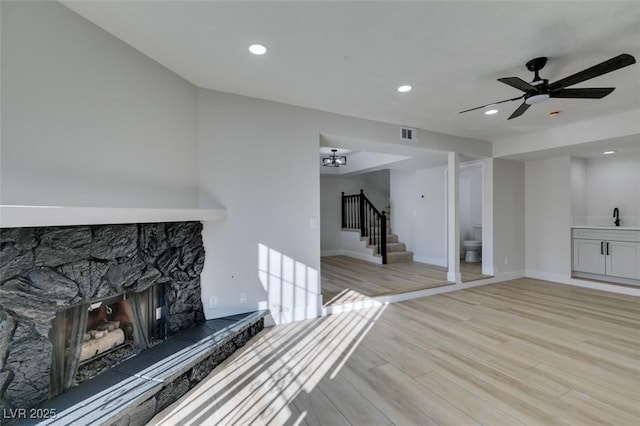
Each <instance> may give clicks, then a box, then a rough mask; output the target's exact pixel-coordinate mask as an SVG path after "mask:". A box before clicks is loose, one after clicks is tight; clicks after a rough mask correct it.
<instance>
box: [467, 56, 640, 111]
mask: <svg viewBox="0 0 640 426" xmlns="http://www.w3.org/2000/svg"><path fill="white" fill-rule="evenodd" d="M546 63H547V58H546V57H540V58H535V59H532V60H530V61H529V62H527V69H528V70H529V71H531V72H533V73H535V75H534V77H533V81H531V83H527V82H526V81H524V80H522V79H521V78H519V77H505V78H499V79H498V81H499V82H501V83H504V84H508V85H509V86H511V87H515V88H516V89H518V90H522V91H523V92H524V95H521V96H518V97H517V98H512V99H505V100H504V101H499V102H493V103H490V104H487V105H482V106H479V107H475V108H471V109H467V110H464V111H460V114H462V113H463V112H469V111H474V110H476V109H481V108H486V107H488V106H493V105H497V104H501V103H504V102H511V101H516V100H518V99H523V98H524V102H522V104H521V105H520V106H519V107H518V109H516V110H515V111H514V112H513V114H511V116H509V118H508V120H511V119H512V118H516V117H520V116H521V115H522V114H524V113H525V111H527V110H528V109H529V107H530V106H531V105H533V104H537V103H540V102H544V101H546V100H547V99H549V98H573V99H601V98H604V97H605V96H607V95H608V94H609V93H611V92H613V90H614V89H615V87H597V88H584V89H567V87H569V86H573V85H574V84H578V83H581V82H583V81H585V80H589V79H592V78H594V77H598V76H600V75H603V74H606V73H609V72H611V71H615V70H618V69H620V68H624V67H626V66H628V65H632V64H635V63H636V59H635V58H634V57H633V56H631V55H628V54H626V53H623V54H622V55H618V56H616V57H615V58H611V59H609V60H608V61H604V62H602V63H600V64H598V65H594V66H592V67H591V68H587V69H586V70H582V71H580V72H578V73H575V74H573V75H570V76H569V77H565V78H563V79H561V80H558V81H556V82H554V83H549V80H546V79H543V78H540V76H539V75H538V71H540V70H541V69H542V68H544V66H545V64H546Z"/></svg>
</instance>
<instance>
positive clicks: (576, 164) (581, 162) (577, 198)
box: [571, 157, 588, 225]
mask: <svg viewBox="0 0 640 426" xmlns="http://www.w3.org/2000/svg"><path fill="white" fill-rule="evenodd" d="M587 216H588V214H587V160H585V159H584V158H575V157H572V158H571V224H572V225H587V224H588V219H587Z"/></svg>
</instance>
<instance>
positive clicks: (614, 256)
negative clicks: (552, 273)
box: [573, 228, 640, 280]
mask: <svg viewBox="0 0 640 426" xmlns="http://www.w3.org/2000/svg"><path fill="white" fill-rule="evenodd" d="M573 271H574V272H578V273H583V274H594V275H602V276H603V279H605V280H606V277H612V278H624V279H631V280H640V231H637V230H625V229H621V230H610V229H607V230H605V229H593V228H576V229H574V230H573Z"/></svg>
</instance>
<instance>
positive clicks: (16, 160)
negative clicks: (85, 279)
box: [0, 1, 198, 207]
mask: <svg viewBox="0 0 640 426" xmlns="http://www.w3.org/2000/svg"><path fill="white" fill-rule="evenodd" d="M1 7H2V25H1V31H2V80H1V84H2V149H1V151H0V152H1V154H0V155H1V160H0V161H1V163H0V165H1V167H0V169H1V172H0V181H1V182H0V202H1V203H2V204H25V205H67V206H69V205H79V206H109V207H125V206H126V207H160V206H161V207H197V201H198V193H197V186H198V183H197V160H196V154H197V137H196V121H195V120H196V107H197V104H196V88H195V87H194V86H192V85H191V84H189V83H187V82H186V81H185V80H183V79H181V78H180V77H178V76H176V75H175V74H173V73H171V72H170V71H168V70H167V69H165V68H163V67H161V66H159V65H158V64H157V63H155V62H153V61H152V60H150V59H149V58H147V57H146V56H144V55H142V54H141V53H139V52H138V51H136V50H134V49H132V48H131V47H129V46H128V45H126V44H125V43H123V42H122V41H120V40H118V39H116V38H115V37H113V36H111V35H110V34H108V33H107V32H105V31H103V30H102V29H100V28H98V27H97V26H95V25H94V24H92V23H90V22H88V21H86V20H85V19H84V18H82V17H80V16H78V15H76V14H75V13H74V12H72V11H70V10H69V9H67V8H66V7H64V6H62V5H60V4H59V3H57V2H4V1H3V2H1Z"/></svg>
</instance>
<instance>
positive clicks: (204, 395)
mask: <svg viewBox="0 0 640 426" xmlns="http://www.w3.org/2000/svg"><path fill="white" fill-rule="evenodd" d="M386 306H387V305H381V306H377V307H371V308H367V309H361V310H358V311H353V312H348V313H343V314H339V315H329V316H326V317H322V318H318V319H314V320H306V321H300V322H295V323H290V324H284V325H279V326H276V327H273V328H271V329H267V330H265V331H264V332H262V333H261V334H260V335H258V337H256V338H255V339H254V340H253V341H251V342H249V343H248V344H247V346H245V348H242V349H241V350H240V351H238V352H237V353H236V354H234V355H233V356H232V357H231V358H229V359H228V360H227V361H225V362H224V363H223V364H222V365H221V366H219V367H217V368H216V369H215V370H214V371H213V372H212V373H211V374H210V375H209V376H208V377H207V378H206V379H204V380H203V381H202V382H201V383H200V384H199V385H198V386H196V387H195V388H193V389H192V390H191V391H189V392H188V393H187V394H186V395H185V396H184V397H182V398H181V399H180V400H179V401H177V402H176V403H174V404H173V405H172V406H170V407H169V408H167V409H166V410H164V411H163V412H162V413H160V414H158V415H157V416H156V417H154V418H153V419H152V420H151V422H150V423H149V424H151V425H172V426H173V425H177V424H179V425H249V424H251V425H262V424H264V425H266V424H284V423H287V424H298V423H300V422H302V420H303V419H304V417H305V415H306V413H305V412H304V411H303V412H300V411H298V410H297V409H296V407H295V406H294V404H293V403H292V401H293V400H294V399H295V398H296V397H297V396H298V395H299V394H300V393H301V392H305V393H307V394H308V393H310V392H311V391H312V390H313V389H314V388H315V387H316V386H317V385H318V383H319V382H320V381H321V380H322V379H323V378H326V377H329V379H332V378H333V377H335V376H336V375H337V373H338V371H339V370H340V369H341V368H342V366H343V365H344V363H345V362H346V361H347V360H348V358H349V356H350V355H351V354H352V353H353V351H354V350H355V349H356V347H357V346H358V344H359V343H360V342H361V341H362V339H363V338H364V337H365V336H366V334H367V332H368V331H369V330H370V329H371V327H372V326H373V325H374V324H375V322H376V320H377V319H378V318H380V316H381V315H382V313H383V311H384V310H385V308H386ZM329 375H330V376H329Z"/></svg>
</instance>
